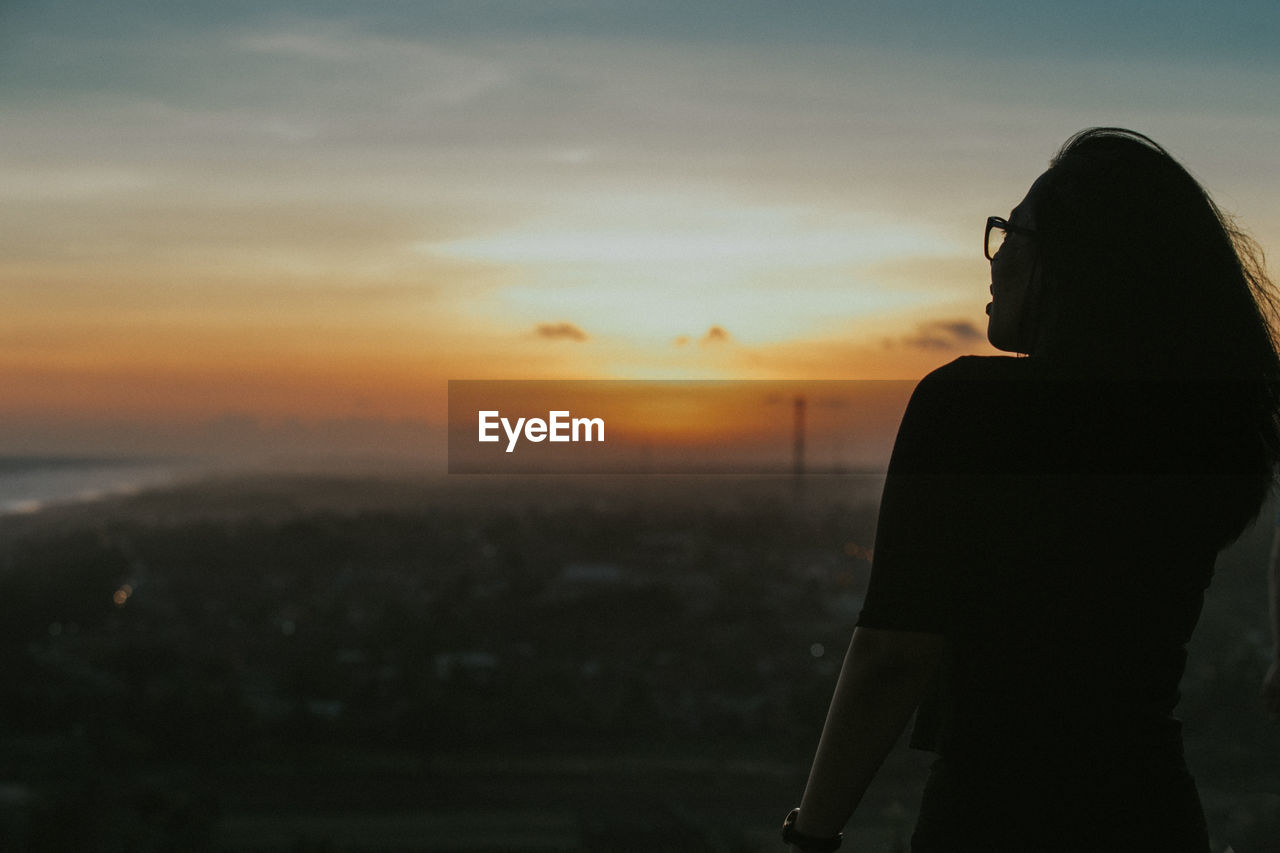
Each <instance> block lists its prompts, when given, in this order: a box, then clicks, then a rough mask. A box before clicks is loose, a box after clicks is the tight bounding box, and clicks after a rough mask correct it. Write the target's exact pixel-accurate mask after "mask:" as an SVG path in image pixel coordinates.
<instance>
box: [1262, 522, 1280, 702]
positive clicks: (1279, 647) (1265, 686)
mask: <svg viewBox="0 0 1280 853" xmlns="http://www.w3.org/2000/svg"><path fill="white" fill-rule="evenodd" d="M1267 601H1268V602H1269V606H1270V610H1271V644H1272V656H1271V666H1270V668H1269V669H1268V670H1267V676H1266V679H1265V680H1264V681H1263V682H1262V701H1263V704H1264V705H1265V706H1266V709H1267V711H1268V712H1269V713H1271V714H1274V715H1280V526H1278V527H1276V533H1275V537H1274V538H1273V539H1272V541H1271V559H1270V560H1269V561H1268V566H1267Z"/></svg>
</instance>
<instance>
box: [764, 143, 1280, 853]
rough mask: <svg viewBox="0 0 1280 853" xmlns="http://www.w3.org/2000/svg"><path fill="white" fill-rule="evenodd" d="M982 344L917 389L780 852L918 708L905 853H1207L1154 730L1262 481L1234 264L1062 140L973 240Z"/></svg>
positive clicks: (1185, 198)
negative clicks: (855, 612) (987, 277)
mask: <svg viewBox="0 0 1280 853" xmlns="http://www.w3.org/2000/svg"><path fill="white" fill-rule="evenodd" d="M987 256H988V258H990V260H991V292H992V302H991V304H990V305H989V306H988V308H987V312H988V314H989V318H990V319H989V321H988V331H987V334H988V338H989V339H990V341H991V343H992V344H993V345H994V346H996V347H997V348H999V349H1001V350H1005V351H1007V352H1014V353H1026V354H1028V355H1029V357H1028V358H1009V357H991V358H979V357H965V358H960V359H958V360H956V361H954V362H952V363H951V364H948V365H946V366H944V367H942V368H940V369H939V370H936V371H934V372H933V373H931V374H930V375H929V376H927V377H926V378H925V379H924V380H922V381H921V382H920V384H919V385H918V386H917V388H916V390H915V392H914V394H913V395H912V398H911V402H910V403H909V405H908V407H907V411H906V413H905V414H904V416H903V420H902V424H901V427H900V429H899V432H898V439H897V442H896V444H895V445H894V452H893V457H892V461H891V463H890V467H889V476H888V479H887V480H886V484H885V489H884V495H883V499H882V503H881V508H880V519H879V525H878V528H877V533H876V543H875V560H874V567H873V570H872V575H871V582H870V587H869V589H868V591H867V598H866V603H865V607H864V609H863V611H862V615H861V617H860V619H859V621H858V627H857V629H856V630H855V631H854V635H853V641H852V643H851V645H850V649H849V652H848V655H847V657H846V659H845V664H844V669H843V671H842V673H841V676H840V681H839V683H838V685H837V687H836V690H835V695H834V697H833V699H832V702H831V708H830V710H829V712H828V717H827V723H826V726H825V728H824V730H823V735H822V740H821V743H820V745H819V748H818V752H817V755H816V757H815V759H814V764H813V768H812V770H811V772H810V776H809V782H808V785H807V786H806V788H805V793H804V797H803V800H802V801H801V805H800V808H799V810H798V813H797V812H793V814H792V815H791V816H789V817H788V828H787V829H786V830H785V831H784V834H785V835H786V837H787V838H788V839H789V840H791V842H792V844H793V845H795V846H797V847H799V848H801V849H812V850H829V849H834V848H833V846H832V845H833V844H835V838H836V836H837V833H838V832H839V830H840V829H841V828H842V827H843V825H844V823H845V821H846V820H847V819H848V818H849V816H850V815H851V813H852V812H853V810H854V808H855V807H856V805H857V803H858V800H859V799H860V797H861V796H862V793H863V791H864V789H865V788H866V786H867V783H868V782H869V781H870V780H871V777H872V776H873V775H874V774H875V772H876V769H877V768H878V767H879V765H880V763H881V761H882V760H883V758H884V756H885V754H886V753H887V751H888V750H889V748H890V746H891V745H892V744H893V743H894V741H895V740H896V738H897V736H898V734H899V733H900V732H901V730H902V728H903V726H904V725H905V723H906V720H907V719H908V718H909V717H910V715H911V713H912V712H913V711H914V710H916V709H917V706H919V713H918V714H917V717H916V724H915V728H914V731H913V734H912V743H913V745H914V746H918V747H923V748H928V749H932V750H934V751H936V752H937V753H938V755H939V758H938V760H937V761H936V762H935V763H934V765H933V768H932V770H931V772H930V776H929V780H928V782H927V784H926V786H925V791H924V795H923V801H922V804H921V810H920V817H919V821H918V823H917V826H916V831H915V834H914V835H913V837H912V850H913V851H914V853H934V852H935V851H952V853H954V851H969V850H975V851H977V850H981V851H985V853H992V851H1015V850H1016V851H1020V853H1026V851H1041V852H1042V853H1043V851H1061V853H1067V851H1070V853H1084V851H1125V853H1135V851H1152V853H1154V851H1159V853H1182V851H1194V853H1205V851H1206V850H1207V849H1208V839H1207V833H1206V829H1205V823H1204V816H1203V812H1202V810H1201V807H1200V803H1199V799H1198V795H1197V793H1196V788H1195V784H1194V782H1193V781H1192V779H1191V777H1190V775H1189V774H1188V773H1187V769H1186V766H1185V763H1184V761H1183V754H1182V739H1181V730H1180V724H1179V723H1178V722H1177V721H1176V720H1175V719H1174V718H1173V716H1172V712H1173V708H1174V705H1175V704H1176V703H1177V700H1178V682H1179V680H1180V677H1181V675H1182V671H1183V668H1184V665H1185V662H1186V651H1185V649H1186V643H1187V641H1188V639H1189V638H1190V636H1191V632H1192V630H1193V628H1194V627H1195V624H1196V620H1197V618H1198V617H1199V613H1200V607H1201V603H1202V599H1203V593H1204V590H1205V588H1206V586H1207V585H1208V583H1209V578H1210V575H1211V573H1212V570H1213V564H1214V559H1215V556H1216V554H1217V553H1218V551H1219V550H1220V549H1221V548H1223V547H1224V546H1225V545H1227V544H1228V543H1230V542H1231V541H1232V540H1233V539H1235V538H1236V537H1237V536H1239V534H1240V533H1241V532H1242V531H1243V529H1244V528H1245V527H1246V526H1247V525H1248V524H1249V522H1250V521H1251V520H1252V519H1253V517H1254V516H1255V514H1256V513H1257V511H1258V509H1259V507H1260V506H1261V504H1262V502H1263V500H1264V498H1265V496H1266V493H1267V489H1268V487H1269V482H1270V473H1271V471H1272V468H1273V465H1274V463H1275V461H1276V459H1277V455H1278V453H1280V431H1278V425H1277V396H1276V389H1277V387H1278V384H1277V383H1278V382H1280V360H1278V359H1277V355H1276V350H1275V345H1274V343H1273V338H1272V333H1271V331H1272V330H1271V321H1272V317H1273V316H1274V313H1273V309H1274V302H1273V296H1272V292H1271V289H1270V284H1269V282H1268V281H1267V279H1266V277H1265V273H1264V271H1263V269H1262V266H1261V262H1260V260H1259V257H1260V256H1259V253H1257V251H1256V250H1255V249H1254V248H1253V244H1252V243H1251V242H1250V241H1249V240H1247V239H1246V238H1245V237H1243V236H1242V235H1241V234H1240V232H1238V231H1237V230H1236V229H1235V228H1234V226H1233V225H1232V223H1231V221H1230V220H1229V219H1228V218H1226V217H1225V216H1224V215H1223V214H1222V213H1221V212H1220V211H1219V210H1218V208H1217V207H1216V206H1215V205H1214V203H1213V202H1212V201H1211V200H1210V199H1209V197H1208V196H1207V195H1206V194H1205V192H1204V190H1203V189H1202V188H1201V187H1200V186H1199V185H1198V184H1197V183H1196V181H1195V180H1194V179H1193V178H1192V177H1191V176H1190V175H1189V174H1188V173H1187V172H1186V171H1185V170H1184V169H1183V168H1182V167H1181V166H1180V165H1179V164H1178V163H1177V162H1176V161H1175V160H1173V158H1172V157H1170V156H1169V154H1168V153H1167V152H1165V151H1164V149H1162V148H1161V147H1160V146H1159V145H1157V144H1156V143H1154V142H1152V141H1151V140H1150V139H1148V138H1147V137H1145V136H1142V135H1141V134H1137V133H1134V132H1132V131H1127V130H1121V129H1115V128H1100V129H1092V130H1087V131H1084V132H1082V133H1080V134H1077V135H1076V136H1074V137H1073V138H1072V139H1070V140H1068V142H1067V143H1066V145H1064V146H1063V148H1062V150H1061V151H1059V153H1058V154H1057V156H1055V157H1054V158H1053V160H1052V162H1051V165H1050V167H1049V169H1048V171H1046V172H1045V173H1044V174H1043V175H1041V176H1040V178H1039V179H1037V180H1036V181H1035V183H1034V184H1033V185H1032V187H1031V189H1030V191H1029V192H1028V193H1027V195H1026V197H1025V198H1024V199H1023V200H1022V202H1021V203H1019V204H1018V206H1017V207H1015V208H1014V209H1013V211H1012V213H1011V214H1010V215H1009V218H1008V220H1004V219H1001V218H999V217H992V218H991V219H990V220H988V222H987Z"/></svg>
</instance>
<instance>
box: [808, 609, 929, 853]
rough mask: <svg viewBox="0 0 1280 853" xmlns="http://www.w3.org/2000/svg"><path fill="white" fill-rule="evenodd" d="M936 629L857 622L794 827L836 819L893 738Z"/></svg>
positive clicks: (829, 825)
mask: <svg viewBox="0 0 1280 853" xmlns="http://www.w3.org/2000/svg"><path fill="white" fill-rule="evenodd" d="M944 642H945V641H944V640H943V638H942V637H941V636H939V635H937V634H924V633H916V632H912V631H886V630H881V629H875V628H857V629H855V630H854V632H853V640H852V641H851V642H850V643H849V651H848V653H847V654H846V655H845V659H844V667H843V668H842V669H841V672H840V679H839V681H838V682H837V683H836V689H835V695H834V696H832V697H831V707H830V709H829V710H828V711H827V722H826V725H825V726H824V727H823V729H822V739H821V740H820V741H819V743H818V752H817V754H816V755H815V756H814V759H813V767H812V769H811V770H810V771H809V782H808V784H807V785H806V786H805V789H804V798H803V799H802V800H801V801H800V815H799V817H798V819H797V820H796V829H797V830H798V831H800V832H802V833H804V834H806V835H814V836H820V837H826V836H831V835H835V834H836V833H837V832H839V831H840V830H841V829H842V828H843V827H844V824H845V822H846V821H847V820H848V819H849V816H850V815H852V814H853V810H854V809H855V808H856V807H857V805H858V802H859V801H860V800H861V799H862V795H863V792H865V791H866V789H867V785H868V784H870V782H871V779H872V777H873V776H875V774H876V771H877V770H879V769H880V765H881V763H882V762H883V761H884V758H885V756H886V755H888V754H889V750H890V749H891V748H892V747H893V745H894V743H896V742H897V740H898V737H899V735H901V734H902V729H903V728H904V727H905V726H906V723H907V720H908V719H909V718H910V717H911V714H912V712H913V711H915V708H916V705H918V704H919V702H920V698H921V696H922V695H923V694H924V691H925V688H926V687H927V686H928V683H929V678H930V676H931V675H932V674H933V670H934V668H935V667H936V665H937V662H938V660H939V659H940V658H941V656H942V649H943V646H944Z"/></svg>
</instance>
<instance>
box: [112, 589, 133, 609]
mask: <svg viewBox="0 0 1280 853" xmlns="http://www.w3.org/2000/svg"><path fill="white" fill-rule="evenodd" d="M111 600H112V601H114V602H115V603H116V607H124V603H125V602H126V601H128V600H129V593H128V592H126V591H125V589H124V588H123V587H121V588H120V589H117V590H116V591H115V592H114V593H113V594H112V596H111Z"/></svg>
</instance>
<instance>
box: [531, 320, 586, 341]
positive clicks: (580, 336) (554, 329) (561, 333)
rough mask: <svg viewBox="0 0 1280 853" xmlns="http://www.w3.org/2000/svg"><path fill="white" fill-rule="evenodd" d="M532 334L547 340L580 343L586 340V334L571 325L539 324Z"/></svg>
mask: <svg viewBox="0 0 1280 853" xmlns="http://www.w3.org/2000/svg"><path fill="white" fill-rule="evenodd" d="M534 334H535V335H537V336H538V337H540V338H547V339H549V340H560V339H567V340H571V341H579V342H581V341H585V340H586V339H587V333H586V332H584V331H582V329H580V328H578V327H577V326H575V325H574V324H573V323H539V324H538V326H537V328H535V329H534Z"/></svg>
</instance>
